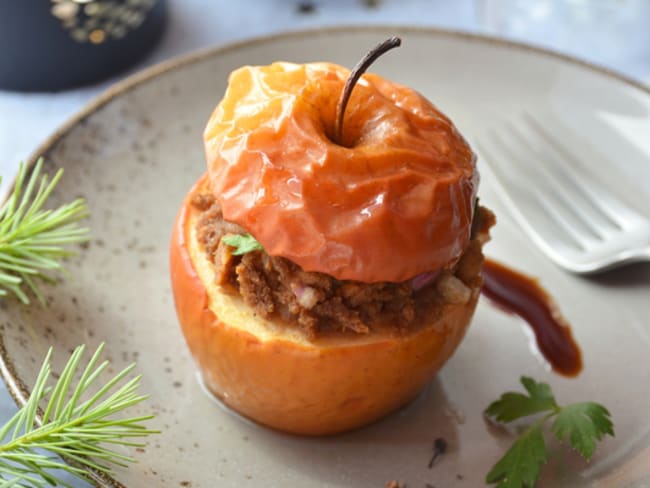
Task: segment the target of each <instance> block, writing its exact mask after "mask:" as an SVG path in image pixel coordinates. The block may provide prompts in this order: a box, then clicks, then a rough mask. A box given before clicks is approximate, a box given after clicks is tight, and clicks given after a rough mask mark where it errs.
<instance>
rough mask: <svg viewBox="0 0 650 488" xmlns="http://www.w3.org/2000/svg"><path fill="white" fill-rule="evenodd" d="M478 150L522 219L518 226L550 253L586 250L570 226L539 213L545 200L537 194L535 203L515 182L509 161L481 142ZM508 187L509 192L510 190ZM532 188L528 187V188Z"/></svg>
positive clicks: (545, 213) (534, 195)
mask: <svg viewBox="0 0 650 488" xmlns="http://www.w3.org/2000/svg"><path fill="white" fill-rule="evenodd" d="M497 139H498V138H497ZM491 140H494V138H491ZM477 147H478V150H479V152H480V154H481V155H482V157H483V159H484V160H485V161H486V162H487V163H488V164H489V166H490V169H491V170H492V172H493V173H494V175H495V176H496V179H495V181H496V183H497V185H498V186H499V187H500V189H501V195H502V197H503V198H505V199H506V201H507V202H508V204H509V206H510V207H511V208H512V209H513V210H514V211H515V213H516V214H517V215H518V217H519V218H518V223H519V224H520V225H521V226H524V227H526V228H527V230H528V232H529V233H531V234H534V235H536V236H537V240H538V241H539V242H541V243H543V244H544V247H546V248H547V250H548V248H550V249H553V248H567V246H568V248H569V249H572V250H573V251H574V252H575V251H576V250H578V251H583V250H584V246H583V244H582V239H581V238H578V237H576V236H575V235H574V231H573V229H572V228H571V226H570V225H567V224H566V222H564V225H563V224H561V223H559V222H558V220H554V219H552V218H550V217H549V215H550V213H549V212H548V211H546V212H540V211H539V209H544V207H545V206H544V203H543V201H544V199H543V198H540V196H539V194H535V193H533V195H532V196H533V198H532V199H531V194H530V193H528V192H527V190H528V188H526V190H524V187H523V186H522V185H518V184H515V183H514V182H513V180H512V177H511V176H509V175H508V172H507V171H505V170H504V168H503V164H502V163H500V161H502V160H505V159H506V158H497V157H495V156H494V153H493V152H492V151H491V150H490V149H488V147H486V146H485V144H483V143H481V142H477ZM510 174H512V173H510ZM520 181H521V180H520ZM506 182H508V183H506ZM506 185H508V187H509V188H506ZM529 186H530V185H527V187H529ZM510 192H512V193H514V194H515V195H514V198H513V197H511V196H510ZM542 220H543V221H544V222H542ZM533 222H534V224H533Z"/></svg>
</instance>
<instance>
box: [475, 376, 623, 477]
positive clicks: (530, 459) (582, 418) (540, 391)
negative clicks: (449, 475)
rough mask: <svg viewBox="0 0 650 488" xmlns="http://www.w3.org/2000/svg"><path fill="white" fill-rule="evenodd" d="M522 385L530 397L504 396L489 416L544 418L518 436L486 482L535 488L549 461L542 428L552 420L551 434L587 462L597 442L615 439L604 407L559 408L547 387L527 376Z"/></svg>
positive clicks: (589, 404) (502, 419) (583, 404)
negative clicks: (541, 471)
mask: <svg viewBox="0 0 650 488" xmlns="http://www.w3.org/2000/svg"><path fill="white" fill-rule="evenodd" d="M521 384H522V385H523V386H524V388H525V389H526V392H527V393H528V394H523V393H519V392H507V393H504V394H503V395H501V398H499V399H498V400H497V401H495V402H493V403H491V404H490V405H489V406H488V408H487V409H486V410H485V413H486V415H488V416H490V417H493V418H494V419H496V420H497V421H499V422H505V423H507V422H512V421H514V420H517V419H520V418H523V417H528V416H529V415H534V414H540V413H543V414H544V415H543V416H542V417H540V418H538V419H537V420H536V421H535V422H533V424H532V425H530V426H529V427H528V428H527V429H526V430H525V431H524V432H523V433H522V434H521V435H520V436H519V438H518V439H517V440H516V441H515V443H514V444H513V445H512V447H510V449H509V450H508V451H507V452H506V454H505V455H504V456H503V457H502V458H501V459H500V460H499V461H498V462H497V463H496V464H495V465H494V466H493V467H492V469H491V470H490V472H489V473H488V474H487V476H486V481H487V482H488V483H498V485H497V488H532V487H533V486H534V485H535V482H536V481H537V479H538V478H539V472H540V469H541V467H542V465H543V464H544V463H545V462H546V460H547V454H546V446H545V444H544V430H543V427H544V424H545V423H546V421H548V420H550V419H553V421H552V423H551V432H553V434H555V437H557V439H558V440H560V441H566V442H568V443H569V445H570V446H571V447H572V448H573V449H575V450H577V451H578V452H579V453H580V454H581V455H582V456H583V457H584V458H585V459H587V460H589V459H590V458H591V456H592V454H593V453H594V450H595V449H596V443H597V442H598V441H600V440H602V438H603V437H604V436H605V435H607V434H609V435H611V436H612V437H613V436H614V426H613V424H612V421H611V416H610V413H609V411H608V410H607V409H606V408H605V407H603V406H602V405H600V404H598V403H594V402H581V403H573V404H571V405H567V406H560V405H558V403H557V401H556V400H555V397H554V396H553V392H552V391H551V388H550V386H549V385H548V384H546V383H538V382H536V381H535V380H534V379H532V378H529V377H527V376H522V377H521Z"/></svg>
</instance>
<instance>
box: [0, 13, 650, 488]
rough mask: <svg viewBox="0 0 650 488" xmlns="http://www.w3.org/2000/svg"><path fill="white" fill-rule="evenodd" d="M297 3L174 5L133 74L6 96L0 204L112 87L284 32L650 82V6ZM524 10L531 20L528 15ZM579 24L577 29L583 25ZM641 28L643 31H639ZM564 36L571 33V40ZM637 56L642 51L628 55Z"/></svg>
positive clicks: (4, 397)
mask: <svg viewBox="0 0 650 488" xmlns="http://www.w3.org/2000/svg"><path fill="white" fill-rule="evenodd" d="M299 3H305V2H304V0H303V1H302V2H299V1H298V0H269V1H261V0H245V1H242V2H233V1H232V0H168V5H169V22H168V27H167V30H166V33H165V35H164V37H163V39H162V41H161V42H160V44H159V45H158V46H157V48H156V49H155V50H154V52H153V53H152V54H151V55H150V56H149V57H148V58H147V59H145V60H144V61H142V62H141V63H140V64H138V65H137V66H135V67H134V68H133V69H132V70H130V72H128V73H126V74H122V75H120V76H118V77H115V78H112V79H109V80H107V81H105V82H103V83H100V84H96V85H92V86H87V87H83V88H78V89H74V90H68V91H63V92H59V93H30V94H23V93H15V92H8V91H1V90H0V176H2V179H3V181H4V186H0V195H2V194H4V192H5V191H6V185H7V182H9V181H11V180H12V177H13V175H14V174H15V172H16V170H17V168H18V164H19V162H20V161H22V160H25V159H27V158H28V157H29V156H30V155H31V153H32V151H34V149H35V148H36V147H37V146H38V145H39V143H41V142H42V141H43V140H44V139H45V138H46V137H47V136H48V135H49V134H50V133H52V132H53V131H54V130H55V129H56V128H57V127H58V126H60V125H61V124H62V123H63V122H64V121H66V120H67V119H68V118H70V117H71V116H72V115H73V114H74V113H76V112H77V111H78V110H80V109H81V108H82V107H83V106H84V105H85V104H86V103H88V102H89V101H90V100H91V99H92V98H94V97H95V96H97V95H98V94H99V93H101V92H102V91H103V90H105V89H106V88H107V87H108V86H110V85H111V84H112V83H114V82H115V81H117V80H119V79H121V78H123V77H124V76H128V75H129V74H131V73H133V72H135V71H137V70H139V69H142V68H144V67H147V66H150V65H152V64H155V63H157V62H160V61H162V60H165V59H168V58H170V57H173V56H177V55H181V54H184V53H187V52H190V51H192V50H195V49H198V48H203V47H207V46H214V45H219V44H225V43H229V42H232V41H236V40H240V39H243V38H247V37H256V36H260V35H265V34H270V33H274V32H280V31H283V30H295V29H305V28H310V27H320V26H331V25H340V24H345V25H352V24H384V25H386V24H388V25H390V24H394V25H418V26H434V27H443V28H448V29H459V30H465V31H469V32H479V33H490V34H497V35H505V36H507V37H510V38H514V39H517V40H523V41H526V42H530V43H534V44H538V45H542V46H545V47H551V48H553V49H555V50H558V51H561V52H564V53H568V54H572V55H575V56H578V57H581V58H583V59H587V60H589V61H591V62H595V63H598V64H601V65H604V66H606V67H608V68H611V69H614V70H616V71H619V72H621V73H622V74H624V75H627V76H629V77H631V78H635V79H637V80H639V81H642V82H646V83H648V82H650V39H649V38H648V34H647V33H641V30H643V29H641V27H642V26H643V25H647V24H648V22H650V7H648V5H650V2H647V1H646V0H636V1H635V0H625V1H614V0H600V2H593V3H592V4H591V5H593V4H599V5H601V8H600V11H599V10H598V9H599V7H595V10H593V9H592V10H589V11H588V13H589V14H590V15H591V17H589V18H588V19H587V20H588V22H585V16H584V15H583V14H584V12H582V13H581V15H580V16H577V17H576V18H573V17H571V12H568V13H567V12H566V10H562V6H563V5H564V4H567V5H568V4H575V3H576V2H568V1H566V0H564V1H563V0H526V1H525V2H524V1H523V0H456V1H452V0H445V1H440V2H431V1H430V0H401V1H400V0H381V1H375V2H369V1H362V0H357V1H352V0H329V1H325V0H320V1H317V0H314V1H311V2H308V3H311V4H313V5H314V6H315V8H314V10H313V11H312V12H310V13H301V12H299V9H298V8H297V7H298V5H299ZM523 3H526V5H527V10H526V11H525V12H523V13H522V11H521V9H522V4H523ZM251 4H254V5H251ZM371 4H372V5H374V6H371ZM613 4H616V5H617V10H615V11H614V13H613V14H612V11H608V10H607V8H608V7H611V5H613ZM585 5H586V4H585ZM602 5H604V6H605V8H602ZM565 6H566V5H565ZM251 7H253V8H251ZM583 8H584V9H588V7H584V6H583ZM544 9H546V10H544ZM549 9H550V10H549ZM573 13H575V12H573ZM540 15H547V19H546V21H543V22H542V21H539V22H537V23H536V24H534V27H535V28H531V27H530V26H531V24H530V21H531V19H533V20H535V19H538V18H539V16H540ZM553 16H555V18H553ZM578 17H579V22H578V21H576V19H577V18H578ZM527 21H528V22H529V23H528V24H526V22H527ZM558 26H559V28H558ZM637 27H639V31H635V29H636V28H637ZM567 33H572V34H573V38H572V37H571V36H569V35H567ZM607 36H609V37H607ZM630 40H631V41H630ZM603 46H605V47H603ZM620 46H625V51H624V55H621V52H620V51H618V52H617V51H616V48H617V47H620ZM630 46H633V47H634V46H637V48H634V49H630ZM0 48H2V47H0ZM621 49H622V48H621ZM9 114H11V115H9ZM15 410H16V407H15V405H14V403H13V400H12V399H11V397H10V396H9V394H8V393H7V391H6V389H5V386H4V384H0V424H2V423H4V422H5V421H6V420H7V419H8V418H9V416H10V415H12V414H13V412H15ZM70 482H71V483H72V484H73V486H75V487H85V486H88V485H87V484H86V483H84V482H81V481H78V480H72V479H70Z"/></svg>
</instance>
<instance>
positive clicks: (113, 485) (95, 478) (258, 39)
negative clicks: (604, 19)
mask: <svg viewBox="0 0 650 488" xmlns="http://www.w3.org/2000/svg"><path fill="white" fill-rule="evenodd" d="M390 30H393V31H397V33H404V34H408V33H414V34H419V35H429V36H431V37H441V38H447V39H460V40H465V41H471V42H476V43H478V44H487V45H494V46H499V47H502V48H508V49H513V50H516V51H519V52H527V53H531V54H533V55H538V56H539V55H541V56H546V57H550V58H552V59H555V60H557V61H561V62H564V63H567V64H570V65H573V66H578V67H581V68H584V69H586V70H587V71H590V72H592V73H595V74H599V75H603V76H606V77H608V78H611V79H614V80H616V81H619V82H621V83H623V84H625V85H627V86H629V87H632V88H636V89H638V90H640V91H641V92H644V93H645V94H646V95H648V96H650V86H649V85H646V84H644V83H642V82H641V81H638V80H635V79H633V78H631V77H628V76H626V75H623V74H621V73H620V72H618V71H616V70H613V69H611V68H607V67H604V66H601V65H599V64H597V63H593V62H591V61H587V60H584V59H580V58H578V57H575V56H572V55H568V54H564V53H561V52H559V51H557V50H554V49H551V48H546V47H541V46H537V45H533V44H529V43H525V42H521V41H515V40H511V39H507V38H503V37H498V36H496V35H490V34H483V33H474V32H468V31H464V30H459V29H446V28H440V27H428V26H413V25H403V24H344V25H338V26H323V27H312V28H302V29H289V30H283V31H279V32H275V33H271V34H263V35H257V36H252V37H247V38H245V39H242V40H238V41H231V42H225V43H222V44H217V45H213V46H207V47H203V48H199V49H196V50H194V51H190V52H188V53H185V54H181V55H178V56H174V57H172V58H170V59H167V60H164V61H161V62H158V63H156V64H154V65H152V66H149V67H147V68H144V69H142V70H139V71H137V72H135V73H133V74H131V75H128V76H126V77H125V78H123V79H121V80H119V81H116V82H115V83H113V84H111V85H110V86H109V87H108V88H106V89H104V90H103V91H102V92H101V93H100V94H99V95H97V96H95V97H94V98H92V99H91V100H90V101H89V102H86V103H85V105H84V106H83V107H82V108H81V109H79V110H78V111H77V112H75V113H74V114H73V115H72V116H71V117H69V118H68V119H67V120H66V121H65V122H63V123H62V124H61V125H60V126H59V127H58V128H57V129H56V130H55V131H54V132H52V133H51V134H50V135H49V136H48V137H47V138H46V139H45V140H44V141H43V142H41V143H40V144H39V145H38V146H37V147H36V149H35V150H34V151H33V152H32V153H31V154H30V156H29V157H28V158H27V162H26V163H25V164H26V167H27V169H28V170H30V169H31V168H33V166H34V165H35V164H36V162H37V161H38V159H39V158H41V157H42V155H43V154H46V153H48V152H49V151H51V150H52V149H53V148H54V147H55V146H56V145H57V144H58V143H59V141H61V140H62V139H63V138H64V137H65V136H66V135H67V134H68V133H69V132H71V130H72V129H73V128H74V127H76V126H77V125H79V124H80V123H82V122H83V121H84V119H86V118H87V117H89V116H90V115H92V114H93V113H95V112H97V111H98V110H99V109H101V108H102V107H104V106H105V105H107V104H108V103H110V102H111V101H112V100H113V99H114V98H117V97H119V96H121V95H123V94H125V93H128V92H129V91H131V90H133V89H135V88H137V87H138V86H140V85H142V84H144V83H146V82H148V81H150V80H153V79H155V78H157V77H158V76H161V75H163V74H166V73H168V72H171V71H175V70H177V69H181V68H183V67H185V66H188V65H192V64H194V63H199V62H202V61H205V60H208V59H210V58H213V57H215V56H220V55H222V54H224V53H229V52H234V51H237V50H240V49H243V48H246V47H250V46H257V45H260V44H264V43H266V42H269V41H277V40H291V39H300V38H302V37H306V36H311V35H325V34H334V35H335V34H338V33H371V32H382V33H385V32H386V31H390ZM14 186H15V177H13V179H12V181H11V183H10V184H9V188H10V189H13V188H14ZM9 193H10V191H9V192H8V193H7V195H8V194H9ZM0 377H2V380H3V381H4V383H5V385H6V388H7V391H8V392H9V394H10V395H11V397H12V398H13V400H14V402H15V403H16V405H17V407H18V408H20V407H21V406H22V405H24V403H25V402H26V401H27V398H29V395H30V394H31V392H30V390H29V388H28V387H27V385H26V384H25V382H24V381H23V380H22V379H21V378H20V377H19V376H18V374H17V373H16V370H15V366H14V364H13V361H12V360H11V357H10V356H9V353H8V351H7V349H6V346H5V344H4V335H3V334H2V333H1V332H0ZM66 461H67V462H68V463H69V464H73V465H74V464H75V463H73V462H71V461H70V460H66ZM85 469H86V471H87V477H88V481H90V482H92V483H95V484H96V486H99V487H101V488H128V487H126V486H125V485H123V484H122V483H120V482H119V481H118V480H116V479H114V478H113V477H112V476H110V475H107V474H104V473H101V472H99V471H96V470H94V469H91V468H85Z"/></svg>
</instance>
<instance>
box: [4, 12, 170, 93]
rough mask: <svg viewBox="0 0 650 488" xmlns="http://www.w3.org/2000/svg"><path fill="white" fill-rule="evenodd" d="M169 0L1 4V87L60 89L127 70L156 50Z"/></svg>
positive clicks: (41, 89)
mask: <svg viewBox="0 0 650 488" xmlns="http://www.w3.org/2000/svg"><path fill="white" fill-rule="evenodd" d="M166 11H167V8H166V0H0V89H9V90H21V91H57V90H63V89H65V88H70V87H74V86H78V85H84V84H88V83H93V82H96V81H99V80H102V79H104V78H107V77H109V76H111V75H114V74H115V73H118V72H120V71H122V70H125V69H126V68H128V67H129V66H132V65H133V64H134V63H136V62H137V61H139V60H140V59H142V58H143V57H144V56H145V55H146V54H147V53H149V52H150V51H151V49H152V48H153V47H154V46H155V44H156V42H157V41H158V40H159V39H160V37H161V36H162V33H163V31H164V27H165V17H166Z"/></svg>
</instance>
